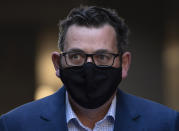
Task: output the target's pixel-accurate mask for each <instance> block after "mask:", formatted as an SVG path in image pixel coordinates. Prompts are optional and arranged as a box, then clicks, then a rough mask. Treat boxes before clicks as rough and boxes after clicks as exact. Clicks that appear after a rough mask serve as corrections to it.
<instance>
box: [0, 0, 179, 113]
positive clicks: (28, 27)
mask: <svg viewBox="0 0 179 131" xmlns="http://www.w3.org/2000/svg"><path fill="white" fill-rule="evenodd" d="M81 3H82V4H88V5H99V6H104V7H110V8H115V9H116V10H117V11H118V12H119V15H120V16H122V17H124V18H125V19H126V22H127V24H128V25H129V27H130V29H131V36H130V50H131V52H132V64H131V69H130V72H129V76H128V78H127V79H126V80H124V81H123V82H122V84H121V85H120V88H122V89H123V90H125V91H127V92H130V93H132V94H135V95H138V96H141V97H144V98H148V99H151V100H154V101H157V102H160V103H162V104H165V105H168V106H169V107H172V108H174V109H178V110H179V105H178V103H177V100H176V99H178V97H177V94H178V86H179V85H178V83H177V78H178V76H177V74H178V73H176V72H177V71H178V69H179V67H178V64H175V69H174V68H172V70H173V71H172V72H173V73H172V74H168V73H167V72H168V71H169V70H170V69H171V68H168V67H170V66H165V65H167V63H168V61H169V60H171V58H173V55H171V53H170V52H169V51H168V52H169V53H168V55H167V53H165V52H167V50H168V49H170V48H169V47H171V46H170V44H171V43H174V42H172V41H173V40H174V39H175V41H177V42H175V45H178V39H177V40H176V38H178V35H176V34H177V33H175V38H173V37H172V36H173V34H172V32H173V30H172V29H175V30H176V31H175V32H177V31H178V28H176V27H177V26H178V17H177V15H176V14H178V9H177V8H178V7H177V6H175V5H177V3H178V2H177V1H169V0H167V1H154V0H150V1H149V0H147V1H142V0H141V1H130V0H126V1H116V0H111V1H110V2H109V1H106V0H75V1H74V0H69V1H65V0H61V1H58V2H45V1H41V0H39V1H36V2H35V1H26V2H24V1H22V0H19V1H14V2H13V1H11V2H10V1H8V0H7V1H4V2H2V1H1V2H0V16H1V17H0V43H1V55H0V58H1V62H0V63H1V64H0V65H1V66H0V67H1V68H0V78H1V83H0V114H2V113H5V112H7V111H9V110H10V109H13V108H15V107H17V106H19V105H21V104H24V103H26V102H29V101H32V100H33V99H34V95H35V96H36V95H37V94H36V93H37V92H36V91H39V90H38V89H39V87H42V88H43V89H44V87H45V88H46V86H47V88H49V87H50V89H52V90H51V93H52V92H53V91H55V90H57V89H58V88H59V87H60V86H61V82H60V81H58V79H56V80H57V81H56V80H55V79H54V80H55V81H56V82H54V81H53V80H50V81H49V82H48V81H47V80H48V78H51V77H52V76H53V77H55V71H54V70H53V69H52V68H53V65H52V63H50V59H51V58H50V57H51V54H50V52H51V51H53V50H56V51H57V50H58V49H57V39H58V27H57V23H58V21H59V19H63V18H64V17H65V16H66V15H67V13H68V12H69V10H70V9H71V8H73V7H76V6H79V5H80V4H81ZM174 14H175V15H174ZM171 21H172V22H174V23H175V24H168V23H172V22H171ZM176 21H177V22H176ZM171 25H172V26H171ZM169 34H170V35H169ZM171 48H172V47H171ZM45 50H46V51H45ZM171 52H173V50H172V51H171ZM174 52H179V51H178V49H176V51H174ZM176 55H178V54H177V53H175V55H174V56H176ZM166 56H169V57H166ZM177 60H178V59H177V57H175V58H173V62H175V61H177ZM44 63H46V64H44ZM48 63H49V65H48ZM170 63H172V62H170ZM169 72H170V71H169ZM171 75H172V76H171ZM168 77H169V78H172V77H173V78H174V79H175V80H174V79H171V80H170V79H168ZM166 79H167V80H169V81H166ZM173 81H175V85H174V86H172V88H170V87H171V83H173ZM47 88H46V89H47ZM40 89H41V88H40Z"/></svg>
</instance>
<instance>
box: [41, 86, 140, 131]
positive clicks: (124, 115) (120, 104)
mask: <svg viewBox="0 0 179 131" xmlns="http://www.w3.org/2000/svg"><path fill="white" fill-rule="evenodd" d="M65 92H66V90H65V88H64V87H62V88H61V89H60V90H59V91H57V92H56V93H55V94H53V95H52V96H49V98H48V97H47V98H45V99H48V101H46V103H45V106H44V108H45V109H44V111H43V112H42V113H41V115H40V118H41V119H43V120H45V121H49V124H51V125H50V126H53V127H54V128H53V129H58V130H59V129H61V130H63V131H67V130H68V129H67V124H66V113H65V111H66V109H65V108H66V106H65V94H66V93H65ZM132 98H133V97H131V95H128V94H126V93H124V92H122V91H121V90H120V89H118V91H117V104H116V116H115V125H114V131H118V130H132V129H133V130H139V129H142V127H141V125H140V126H138V125H137V121H138V119H139V118H140V117H141V114H140V113H139V112H141V111H139V109H140V108H138V107H136V106H137V105H136V104H135V100H133V99H132ZM54 131H56V130H54Z"/></svg>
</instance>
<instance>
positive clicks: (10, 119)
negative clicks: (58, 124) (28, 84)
mask: <svg viewBox="0 0 179 131" xmlns="http://www.w3.org/2000/svg"><path fill="white" fill-rule="evenodd" d="M64 92H65V91H64V89H60V90H59V91H57V92H56V93H54V94H53V95H50V96H47V97H45V98H42V99H40V100H36V101H33V102H29V103H27V104H24V105H22V106H19V107H17V108H15V109H13V110H11V111H10V112H8V113H6V114H4V115H2V116H1V117H0V129H1V128H2V129H4V130H2V131H6V130H5V128H7V127H8V128H10V129H11V128H12V130H13V131H16V130H15V129H16V128H17V130H18V131H19V129H21V128H22V127H21V126H24V127H29V128H31V127H32V125H33V126H36V125H40V124H42V125H43V124H44V120H48V119H47V118H49V117H48V116H47V115H48V114H50V115H51V114H55V113H56V112H57V110H61V108H58V107H62V105H63V104H64V101H65V100H64V98H65V97H64V95H65V93H64ZM63 106H64V105H63ZM44 116H47V117H44ZM43 119H44V120H43ZM29 123H31V125H30V124H29ZM22 129H23V128H22Z"/></svg>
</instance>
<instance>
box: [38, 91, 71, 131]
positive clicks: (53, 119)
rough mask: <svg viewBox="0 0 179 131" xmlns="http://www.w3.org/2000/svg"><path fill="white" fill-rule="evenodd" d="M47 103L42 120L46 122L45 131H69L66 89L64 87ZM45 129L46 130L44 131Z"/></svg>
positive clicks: (41, 116)
mask: <svg viewBox="0 0 179 131" xmlns="http://www.w3.org/2000/svg"><path fill="white" fill-rule="evenodd" d="M50 97H51V98H50V99H48V101H47V102H46V103H47V104H46V106H45V107H44V108H45V110H44V111H43V112H42V114H41V115H40V118H41V119H42V120H43V121H44V122H45V127H44V126H42V129H41V130H43V131H52V130H53V131H67V130H68V129H67V124H66V112H65V108H66V106H65V88H64V87H62V88H61V89H60V90H59V91H57V92H56V93H55V94H54V95H52V96H50ZM43 128H44V129H43Z"/></svg>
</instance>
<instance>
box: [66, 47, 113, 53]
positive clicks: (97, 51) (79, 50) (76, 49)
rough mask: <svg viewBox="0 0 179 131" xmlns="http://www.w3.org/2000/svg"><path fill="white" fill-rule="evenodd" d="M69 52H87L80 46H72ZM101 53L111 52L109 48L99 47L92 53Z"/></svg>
mask: <svg viewBox="0 0 179 131" xmlns="http://www.w3.org/2000/svg"><path fill="white" fill-rule="evenodd" d="M67 52H80V53H86V52H85V51H83V50H81V49H79V48H72V49H70V50H68V51H67ZM100 53H111V52H110V51H109V50H107V49H99V50H96V51H95V52H93V53H92V54H100Z"/></svg>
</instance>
